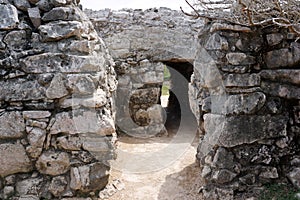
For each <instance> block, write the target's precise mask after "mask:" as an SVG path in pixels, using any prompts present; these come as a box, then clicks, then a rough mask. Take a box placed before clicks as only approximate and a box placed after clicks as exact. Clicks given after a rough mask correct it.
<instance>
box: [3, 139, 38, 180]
mask: <svg viewBox="0 0 300 200" xmlns="http://www.w3.org/2000/svg"><path fill="white" fill-rule="evenodd" d="M0 155H1V156H0V166H1V168H0V176H2V177H4V176H7V175H10V174H15V173H20V172H29V171H31V170H32V165H31V162H30V160H29V158H28V157H27V155H26V153H25V149H24V147H23V146H22V145H20V144H1V145H0Z"/></svg>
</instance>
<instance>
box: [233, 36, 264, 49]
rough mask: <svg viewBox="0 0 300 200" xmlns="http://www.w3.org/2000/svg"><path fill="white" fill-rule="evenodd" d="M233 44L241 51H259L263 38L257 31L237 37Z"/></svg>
mask: <svg viewBox="0 0 300 200" xmlns="http://www.w3.org/2000/svg"><path fill="white" fill-rule="evenodd" d="M239 38H240V39H239V40H238V41H237V42H236V44H235V46H236V47H237V48H238V49H239V50H241V51H243V52H249V51H250V52H251V51H252V52H253V51H254V52H259V51H260V50H261V49H262V47H263V46H264V40H263V37H262V35H260V34H257V33H251V34H249V35H247V36H245V35H243V37H239Z"/></svg>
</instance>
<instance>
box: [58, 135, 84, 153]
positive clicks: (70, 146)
mask: <svg viewBox="0 0 300 200" xmlns="http://www.w3.org/2000/svg"><path fill="white" fill-rule="evenodd" d="M57 146H58V147H59V148H62V149H66V150H72V151H79V150H80V149H81V146H82V141H81V139H80V138H79V137H75V136H74V137H72V136H62V137H58V138H57Z"/></svg>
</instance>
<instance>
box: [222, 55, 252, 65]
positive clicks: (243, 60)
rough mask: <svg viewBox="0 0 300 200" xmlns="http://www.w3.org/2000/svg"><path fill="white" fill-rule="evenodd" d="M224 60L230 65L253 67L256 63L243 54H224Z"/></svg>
mask: <svg viewBox="0 0 300 200" xmlns="http://www.w3.org/2000/svg"><path fill="white" fill-rule="evenodd" d="M226 58H227V60H228V62H229V63H230V64H232V65H253V64H255V63H256V59H255V57H253V56H249V55H246V54H245V53H228V54H226Z"/></svg>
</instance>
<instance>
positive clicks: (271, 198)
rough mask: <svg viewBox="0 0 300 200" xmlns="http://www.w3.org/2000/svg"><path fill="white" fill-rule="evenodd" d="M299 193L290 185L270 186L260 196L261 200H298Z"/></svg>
mask: <svg viewBox="0 0 300 200" xmlns="http://www.w3.org/2000/svg"><path fill="white" fill-rule="evenodd" d="M299 192H300V190H297V189H295V188H293V187H291V186H289V185H285V184H270V185H267V186H266V188H265V190H264V191H263V192H262V193H261V194H260V197H259V200H298V199H297V198H296V196H295V195H296V194H297V193H299Z"/></svg>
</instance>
